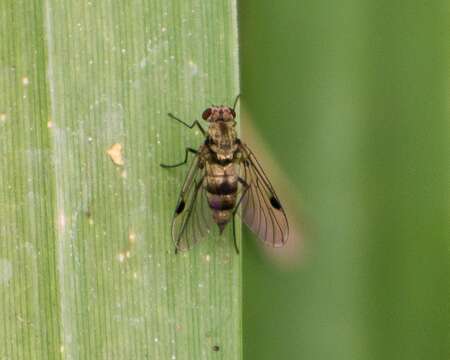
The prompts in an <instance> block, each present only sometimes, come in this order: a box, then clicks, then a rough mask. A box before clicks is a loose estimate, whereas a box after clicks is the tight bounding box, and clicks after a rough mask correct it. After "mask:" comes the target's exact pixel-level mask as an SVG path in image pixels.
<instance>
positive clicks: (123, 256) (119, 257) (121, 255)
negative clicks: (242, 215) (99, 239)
mask: <svg viewBox="0 0 450 360" xmlns="http://www.w3.org/2000/svg"><path fill="white" fill-rule="evenodd" d="M117 260H119V262H124V261H125V255H124V254H122V253H120V254H119V255H117Z"/></svg>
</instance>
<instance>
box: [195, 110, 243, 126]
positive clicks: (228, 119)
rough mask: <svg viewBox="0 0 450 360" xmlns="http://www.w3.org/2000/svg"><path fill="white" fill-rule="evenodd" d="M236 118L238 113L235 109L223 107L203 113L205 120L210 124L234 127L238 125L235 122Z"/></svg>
mask: <svg viewBox="0 0 450 360" xmlns="http://www.w3.org/2000/svg"><path fill="white" fill-rule="evenodd" d="M235 117H236V112H235V111H234V109H233V108H231V107H228V106H223V105H221V106H211V107H209V108H207V109H206V110H205V111H203V114H202V118H203V120H205V121H208V122H210V123H217V122H223V123H229V124H232V125H233V126H234V125H235V124H236V121H235V120H234V119H235Z"/></svg>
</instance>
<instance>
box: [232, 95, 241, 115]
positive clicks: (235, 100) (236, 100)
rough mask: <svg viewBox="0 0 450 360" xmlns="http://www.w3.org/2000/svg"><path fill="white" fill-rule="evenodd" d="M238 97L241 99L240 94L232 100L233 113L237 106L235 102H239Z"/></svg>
mask: <svg viewBox="0 0 450 360" xmlns="http://www.w3.org/2000/svg"><path fill="white" fill-rule="evenodd" d="M240 97H241V94H238V95H237V96H236V99H234V104H233V111H234V109H236V105H237V102H238V100H239V98H240Z"/></svg>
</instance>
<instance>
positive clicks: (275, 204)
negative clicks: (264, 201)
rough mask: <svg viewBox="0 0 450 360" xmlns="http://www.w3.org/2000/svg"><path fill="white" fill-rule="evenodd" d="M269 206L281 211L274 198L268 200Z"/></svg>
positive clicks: (278, 203)
mask: <svg viewBox="0 0 450 360" xmlns="http://www.w3.org/2000/svg"><path fill="white" fill-rule="evenodd" d="M270 204H271V205H272V206H273V207H274V208H275V209H277V210H280V209H281V204H280V202H279V201H278V199H276V198H274V197H273V196H272V197H271V198H270Z"/></svg>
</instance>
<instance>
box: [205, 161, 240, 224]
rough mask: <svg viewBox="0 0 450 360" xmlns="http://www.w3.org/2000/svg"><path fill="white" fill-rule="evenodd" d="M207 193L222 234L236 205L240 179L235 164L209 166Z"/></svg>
mask: <svg viewBox="0 0 450 360" xmlns="http://www.w3.org/2000/svg"><path fill="white" fill-rule="evenodd" d="M206 191H207V196H208V204H209V207H210V208H211V210H212V213H213V219H214V222H215V223H216V224H217V225H218V226H219V229H220V231H221V232H222V231H223V229H224V227H225V225H226V224H227V223H228V222H229V221H230V220H231V216H232V213H233V209H234V207H235V205H236V197H237V191H238V177H237V172H236V169H235V166H234V164H233V163H229V164H227V165H223V166H222V165H220V164H208V165H207V169H206Z"/></svg>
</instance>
